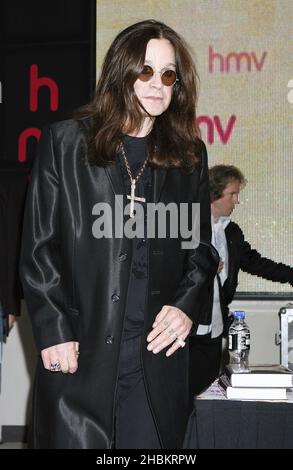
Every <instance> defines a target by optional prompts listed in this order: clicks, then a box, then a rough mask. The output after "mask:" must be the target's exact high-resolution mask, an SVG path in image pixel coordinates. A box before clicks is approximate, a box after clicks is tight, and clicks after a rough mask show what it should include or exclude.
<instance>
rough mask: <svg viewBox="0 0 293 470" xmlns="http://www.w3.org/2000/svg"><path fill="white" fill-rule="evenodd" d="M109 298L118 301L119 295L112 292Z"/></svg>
mask: <svg viewBox="0 0 293 470" xmlns="http://www.w3.org/2000/svg"><path fill="white" fill-rule="evenodd" d="M111 299H112V302H118V301H119V300H120V295H118V294H113V295H112V297H111Z"/></svg>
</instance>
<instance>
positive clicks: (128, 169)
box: [120, 143, 148, 183]
mask: <svg viewBox="0 0 293 470" xmlns="http://www.w3.org/2000/svg"><path fill="white" fill-rule="evenodd" d="M120 149H121V153H122V157H123V160H124V163H125V166H126V170H127V173H128V176H129V178H130V182H131V183H133V182H134V183H137V181H138V179H139V178H140V177H141V175H142V173H143V171H144V169H145V167H146V164H147V161H148V157H146V159H145V161H144V162H143V165H142V167H141V169H140V170H139V172H138V173H137V175H136V177H135V178H133V176H132V173H131V169H130V166H129V163H128V160H127V157H126V153H125V149H124V146H123V144H122V143H121V145H120Z"/></svg>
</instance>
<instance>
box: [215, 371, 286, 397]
mask: <svg viewBox="0 0 293 470" xmlns="http://www.w3.org/2000/svg"><path fill="white" fill-rule="evenodd" d="M219 385H220V386H221V387H222V388H223V389H224V390H225V393H226V396H227V398H231V399H240V400H241V399H242V400H287V389H288V388H292V387H293V372H292V371H291V370H290V369H287V368H286V367H284V366H282V365H279V364H277V365H266V364H261V365H253V366H250V367H249V369H248V371H247V372H241V373H240V372H237V369H236V368H235V367H234V368H233V365H228V366H226V369H225V373H224V374H223V375H222V376H221V377H220V379H219Z"/></svg>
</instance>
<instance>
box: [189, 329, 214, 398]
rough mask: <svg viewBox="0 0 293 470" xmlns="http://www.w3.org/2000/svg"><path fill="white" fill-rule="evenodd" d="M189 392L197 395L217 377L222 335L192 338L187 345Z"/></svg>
mask: <svg viewBox="0 0 293 470" xmlns="http://www.w3.org/2000/svg"><path fill="white" fill-rule="evenodd" d="M189 351H190V360H189V376H190V392H191V393H192V394H194V395H198V394H199V393H201V392H202V391H203V390H205V389H206V388H208V387H209V386H210V385H211V383H212V382H213V381H214V380H215V379H216V378H217V377H218V375H219V371H220V365H221V358H222V335H220V336H219V337H217V338H211V337H210V335H203V336H194V337H192V338H190V343H189Z"/></svg>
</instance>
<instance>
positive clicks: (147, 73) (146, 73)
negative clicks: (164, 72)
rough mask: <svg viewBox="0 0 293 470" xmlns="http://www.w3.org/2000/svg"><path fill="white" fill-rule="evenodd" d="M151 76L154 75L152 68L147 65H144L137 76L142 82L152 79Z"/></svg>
mask: <svg viewBox="0 0 293 470" xmlns="http://www.w3.org/2000/svg"><path fill="white" fill-rule="evenodd" d="M153 75H154V71H153V69H152V67H150V66H149V65H144V66H143V69H142V71H141V73H140V74H139V76H138V78H139V79H140V80H141V81H142V82H148V81H149V80H150V79H151V78H152V76H153Z"/></svg>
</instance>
